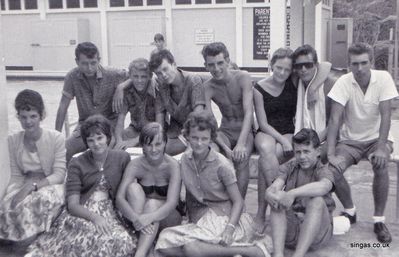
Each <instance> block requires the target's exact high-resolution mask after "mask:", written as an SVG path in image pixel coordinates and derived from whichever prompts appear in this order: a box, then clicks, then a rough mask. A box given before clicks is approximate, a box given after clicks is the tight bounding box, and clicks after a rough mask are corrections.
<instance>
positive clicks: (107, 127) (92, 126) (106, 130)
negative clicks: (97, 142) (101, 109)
mask: <svg viewBox="0 0 399 257" xmlns="http://www.w3.org/2000/svg"><path fill="white" fill-rule="evenodd" d="M100 133H101V134H104V135H105V136H106V137H107V145H109V143H110V142H111V139H112V126H111V122H110V121H109V120H108V119H107V118H105V117H104V116H103V115H101V114H94V115H92V116H90V117H88V118H87V119H86V120H85V121H84V122H83V123H82V126H81V127H80V135H81V137H82V139H83V142H84V143H85V145H86V147H89V146H88V145H87V138H88V137H90V135H92V134H97V135H99V134H100Z"/></svg>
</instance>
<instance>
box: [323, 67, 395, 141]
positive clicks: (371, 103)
mask: <svg viewBox="0 0 399 257" xmlns="http://www.w3.org/2000/svg"><path fill="white" fill-rule="evenodd" d="M397 96H398V92H397V90H396V87H395V83H394V82H393V80H392V77H391V75H390V74H389V73H388V72H387V71H380V70H371V77H370V82H369V85H368V87H367V91H366V93H363V91H362V89H361V88H360V86H359V84H358V83H357V82H356V80H355V78H354V77H353V73H352V72H351V73H348V74H345V75H343V76H341V77H340V78H339V79H338V80H337V82H336V83H335V84H334V86H333V88H332V89H331V91H330V92H329V93H328V97H330V98H331V99H332V100H334V101H336V102H337V103H339V104H341V105H342V106H344V107H345V110H344V118H343V124H342V128H341V130H340V141H343V140H356V141H368V140H373V139H377V138H378V137H379V134H380V133H379V130H380V123H381V114H380V109H379V103H380V102H382V101H386V100H390V99H393V98H395V97H397ZM388 139H389V140H391V141H393V137H392V135H391V134H389V136H388Z"/></svg>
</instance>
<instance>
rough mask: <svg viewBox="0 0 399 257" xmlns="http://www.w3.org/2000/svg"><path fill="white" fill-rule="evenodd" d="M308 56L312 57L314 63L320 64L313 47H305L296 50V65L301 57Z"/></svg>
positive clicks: (293, 56)
mask: <svg viewBox="0 0 399 257" xmlns="http://www.w3.org/2000/svg"><path fill="white" fill-rule="evenodd" d="M308 54H311V55H312V57H313V63H317V62H318V59H317V53H316V50H315V49H314V48H313V47H312V46H311V45H303V46H300V47H298V48H297V49H295V51H294V53H293V54H292V59H293V60H294V63H295V62H296V60H297V59H298V57H299V56H301V55H308Z"/></svg>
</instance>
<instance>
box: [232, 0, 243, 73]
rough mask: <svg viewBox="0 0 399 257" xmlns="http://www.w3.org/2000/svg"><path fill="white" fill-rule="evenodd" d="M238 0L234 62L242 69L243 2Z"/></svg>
mask: <svg viewBox="0 0 399 257" xmlns="http://www.w3.org/2000/svg"><path fill="white" fill-rule="evenodd" d="M243 1H244V0H236V59H235V60H234V61H235V62H236V63H237V65H238V67H242V59H243V49H242V48H243V43H242V40H243V38H242V15H243V14H242V2H243Z"/></svg>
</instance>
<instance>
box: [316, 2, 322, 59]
mask: <svg viewBox="0 0 399 257" xmlns="http://www.w3.org/2000/svg"><path fill="white" fill-rule="evenodd" d="M322 6H323V4H322V2H321V1H320V2H319V3H318V4H317V5H316V6H315V21H314V22H315V30H314V34H315V37H314V41H315V42H314V46H315V50H316V52H317V55H318V56H320V57H321V58H320V60H319V61H324V58H323V54H322V53H323V51H322V50H323V46H322V38H323V31H322V29H323V17H322V12H323V7H322Z"/></svg>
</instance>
